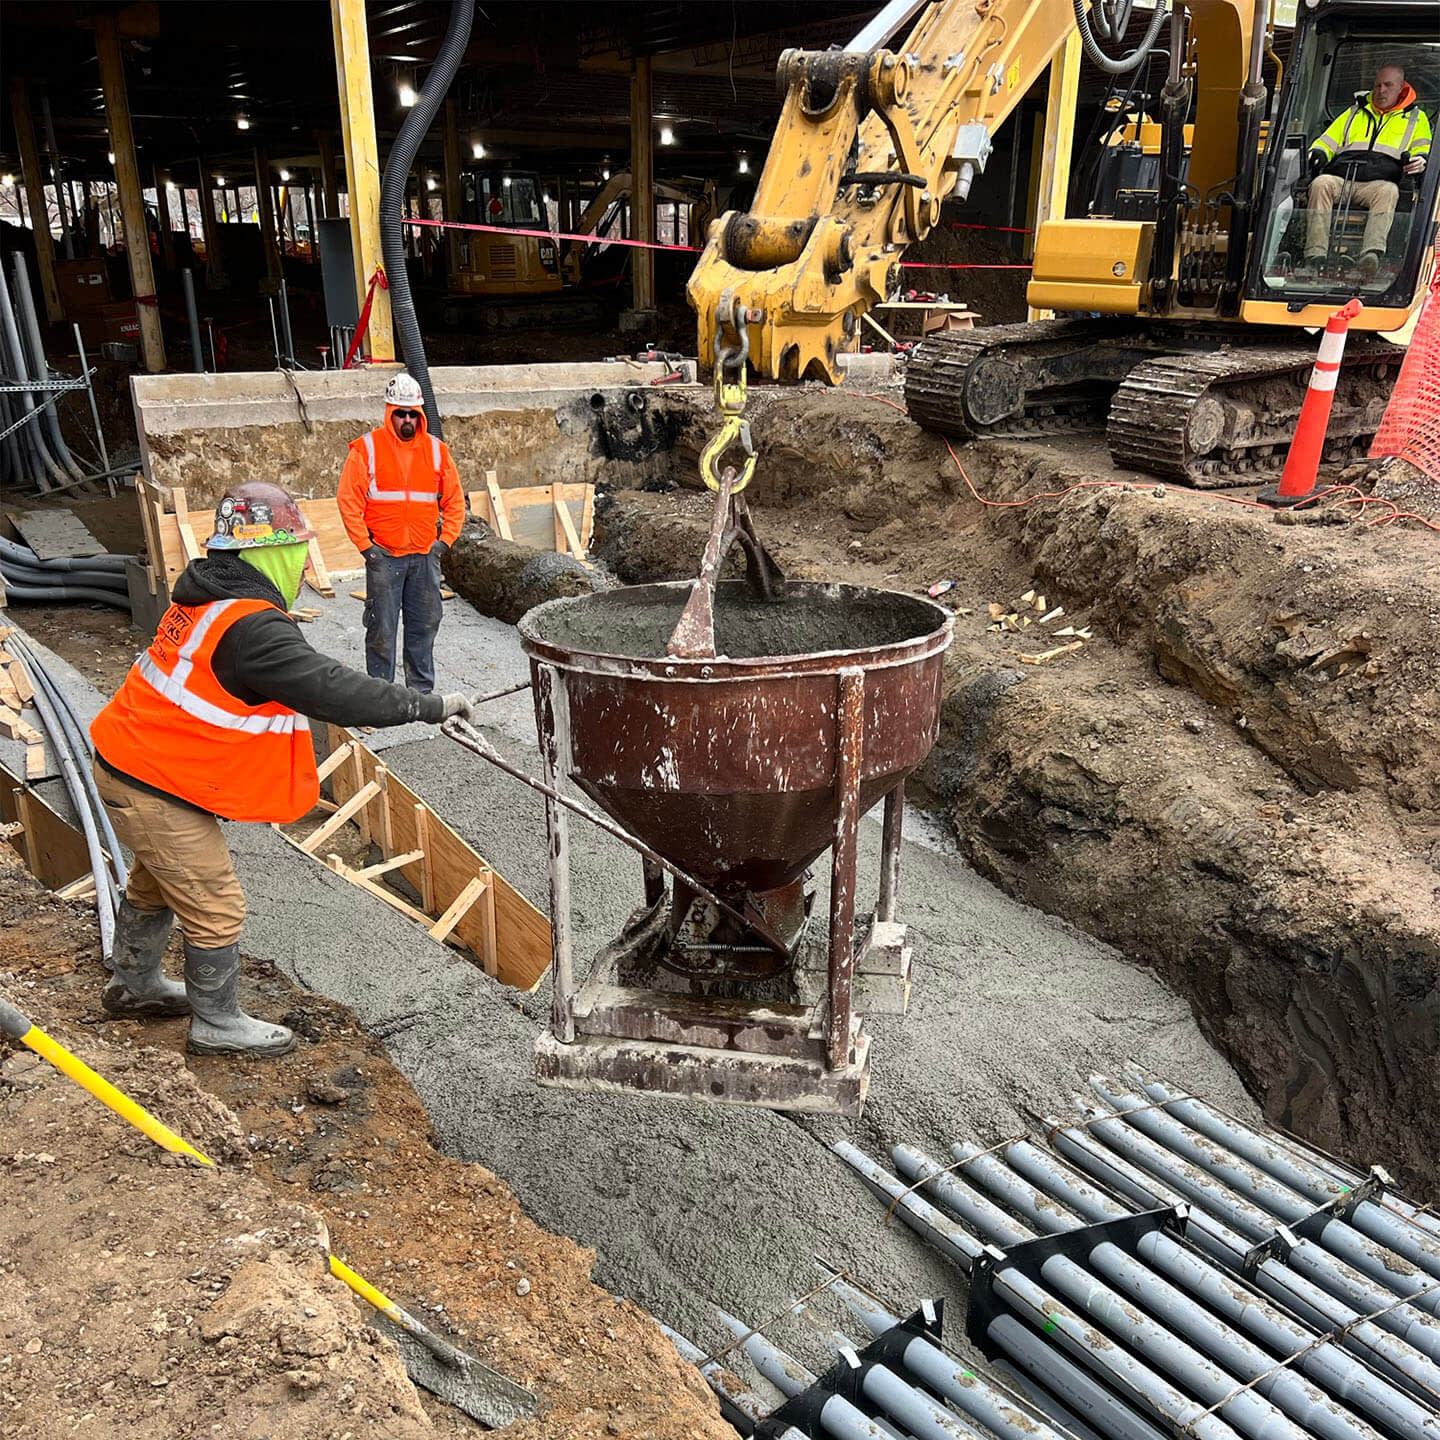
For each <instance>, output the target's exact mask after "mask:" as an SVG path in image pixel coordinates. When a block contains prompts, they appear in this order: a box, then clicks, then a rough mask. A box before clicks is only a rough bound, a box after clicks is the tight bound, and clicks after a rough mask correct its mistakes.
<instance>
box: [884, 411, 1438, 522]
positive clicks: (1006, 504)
mask: <svg viewBox="0 0 1440 1440" xmlns="http://www.w3.org/2000/svg"><path fill="white" fill-rule="evenodd" d="M856 393H857V394H858V395H859V396H860V398H861V399H862V400H878V401H879V402H880V404H882V405H888V406H889V407H890V408H891V409H892V410H898V411H899V412H900V413H901V414H902V415H908V414H909V411H908V410H906V408H905V407H904V406H903V405H901V404H900V403H899V402H898V401H896V400H891V399H890V398H889V397H888V396H886V395H873V394H869V393H867V392H865V391H857V392H856ZM941 438H942V439H944V440H945V448H946V449H947V450H948V451H949V452H950V458H951V459H952V460H953V461H954V462H955V468H956V469H957V470H958V471H959V472H960V478H961V479H962V480H964V482H965V484H966V485H967V486H968V487H969V490H970V493H971V494H972V495H973V496H974V497H975V498H976V499H977V500H978V501H979V502H980V503H981V504H982V505H984V506H986V507H987V508H989V509H991V510H1014V509H1019V508H1021V507H1023V506H1026V505H1033V504H1034V503H1035V502H1036V501H1037V500H1060V499H1063V498H1064V497H1065V496H1066V495H1069V494H1072V493H1073V492H1074V491H1076V490H1134V489H1135V488H1136V483H1135V482H1134V481H1131V480H1080V481H1077V482H1076V483H1075V484H1074V485H1067V486H1066V487H1065V489H1063V490H1046V491H1043V492H1041V493H1040V494H1039V495H1030V496H1027V497H1026V498H1025V499H1024V500H987V499H986V498H985V496H983V495H982V494H981V493H980V492H979V491H978V490H977V489H976V488H975V483H974V481H972V480H971V479H970V476H969V475H968V474H966V471H965V467H964V466H963V465H962V464H961V463H960V457H959V456H958V455H957V454H956V453H955V447H954V446H953V445H951V443H950V441H949V439H948V438H946V437H944V436H942V437H941ZM1141 483H1143V482H1141ZM1156 483H1157V484H1159V483H1161V482H1159V481H1157V482H1156ZM1169 493H1171V494H1174V495H1182V496H1186V497H1188V498H1192V499H1196V500H1223V501H1224V502H1225V503H1226V504H1227V505H1244V506H1246V507H1248V508H1249V509H1251V510H1266V511H1269V512H1270V513H1272V514H1273V513H1274V511H1273V509H1272V507H1271V506H1269V505H1262V504H1261V503H1260V502H1259V501H1258V500H1242V499H1241V498H1240V497H1239V496H1237V495H1221V494H1219V493H1218V492H1216V491H1214V490H1203V491H1202V490H1187V489H1185V488H1184V487H1183V486H1177V487H1174V488H1172V489H1171V490H1170V492H1169ZM1336 497H1339V498H1336ZM1321 500H1331V501H1332V503H1334V504H1337V505H1360V506H1365V505H1388V506H1389V507H1390V509H1389V513H1388V514H1385V515H1378V516H1376V517H1375V519H1373V520H1367V521H1366V522H1365V527H1366V529H1370V530H1373V529H1374V528H1375V527H1376V526H1378V525H1392V524H1394V523H1395V521H1397V520H1414V521H1415V522H1416V523H1417V524H1420V525H1423V526H1424V527H1425V528H1426V529H1427V530H1433V531H1435V532H1436V533H1437V534H1440V525H1436V524H1435V523H1433V522H1432V521H1430V520H1427V519H1426V518H1425V517H1424V516H1423V515H1416V514H1415V513H1414V512H1413V511H1410V510H1402V509H1401V508H1400V507H1399V506H1398V505H1397V504H1396V503H1395V502H1394V501H1393V500H1386V499H1383V498H1382V497H1380V496H1378V495H1366V494H1364V493H1363V492H1362V491H1360V490H1357V489H1356V488H1355V486H1353V485H1331V486H1330V487H1329V488H1328V489H1325V490H1317V491H1316V492H1315V494H1314V495H1312V496H1310V497H1309V498H1308V499H1306V500H1303V501H1302V502H1301V503H1300V504H1299V505H1294V506H1291V507H1290V508H1291V509H1294V510H1299V509H1302V508H1304V509H1308V508H1309V507H1310V506H1312V505H1316V504H1318V503H1319V502H1320V501H1321Z"/></svg>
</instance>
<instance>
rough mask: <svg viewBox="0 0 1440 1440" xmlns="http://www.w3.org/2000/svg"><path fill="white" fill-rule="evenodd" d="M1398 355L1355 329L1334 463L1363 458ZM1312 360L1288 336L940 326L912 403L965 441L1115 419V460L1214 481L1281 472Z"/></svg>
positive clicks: (1111, 427)
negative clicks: (943, 330)
mask: <svg viewBox="0 0 1440 1440" xmlns="http://www.w3.org/2000/svg"><path fill="white" fill-rule="evenodd" d="M1237 342H1238V343H1237ZM1399 361H1400V352H1398V351H1397V350H1395V349H1394V348H1393V347H1391V346H1388V345H1386V344H1385V342H1383V341H1381V340H1378V339H1376V338H1373V337H1370V336H1363V335H1359V336H1354V337H1352V338H1351V341H1350V345H1349V348H1348V349H1347V351H1346V358H1345V367H1344V370H1343V371H1342V374H1341V379H1340V383H1339V385H1338V386H1337V389H1336V394H1335V402H1334V408H1333V411H1332V416H1331V422H1330V428H1329V435H1330V440H1329V442H1328V444H1327V447H1326V457H1327V459H1334V460H1344V459H1347V458H1350V457H1351V456H1358V455H1359V454H1363V452H1364V450H1365V448H1366V447H1367V446H1368V444H1369V442H1370V440H1371V438H1372V437H1373V436H1374V433H1375V430H1376V429H1377V428H1378V426H1379V423H1380V417H1381V415H1382V414H1383V413H1384V408H1385V397H1386V383H1385V378H1384V371H1385V370H1386V368H1389V369H1391V370H1393V368H1394V367H1395V366H1398V364H1399ZM1314 363H1315V350H1314V348H1313V346H1312V345H1309V344H1299V345H1297V344H1294V343H1290V342H1289V337H1288V336H1284V337H1282V338H1281V339H1280V340H1279V341H1278V342H1277V341H1276V340H1275V339H1274V338H1268V339H1267V338H1265V337H1264V336H1262V335H1254V337H1253V339H1252V338H1251V337H1250V336H1249V335H1247V334H1246V333H1245V332H1239V333H1237V332H1235V331H1224V330H1220V329H1218V328H1214V329H1205V328H1194V329H1186V330H1181V329H1178V328H1166V327H1161V326H1150V327H1146V328H1143V329H1141V328H1138V327H1135V326H1131V325H1124V324H1120V325H1116V324H1113V323H1106V322H1103V321H1094V320H1064V319H1061V320H1046V321H1039V322H1037V323H1034V324H1025V325H997V326H993V327H991V328H990V329H987V330H980V331H973V332H956V333H953V334H941V335H932V336H930V337H929V338H927V339H926V340H925V342H924V343H923V344H922V345H921V346H920V348H919V350H918V352H917V353H916V355H915V358H914V359H913V360H912V361H911V363H910V368H909V371H908V372H907V374H906V379H905V401H906V405H907V408H908V409H909V412H910V416H911V418H912V419H913V420H915V421H916V423H917V424H919V425H921V426H922V427H923V428H924V429H926V430H933V431H937V432H939V433H940V434H942V435H955V436H959V437H960V438H962V439H966V440H978V439H1006V438H1011V437H1013V438H1015V439H1027V438H1031V437H1037V436H1041V437H1043V436H1045V435H1049V434H1056V433H1061V432H1064V431H1067V430H1068V431H1073V430H1076V429H1096V430H1098V429H1099V428H1100V427H1101V426H1102V425H1105V426H1106V428H1107V430H1108V440H1109V445H1110V453H1111V456H1112V457H1113V459H1114V461H1115V463H1116V464H1117V465H1118V466H1120V467H1122V468H1125V469H1132V470H1140V471H1143V472H1144V473H1146V474H1150V475H1156V476H1159V477H1161V478H1162V479H1169V480H1177V481H1181V482H1183V483H1184V484H1187V485H1193V486H1196V487H1198V488H1202V489H1203V488H1210V489H1217V488H1221V487H1224V486H1238V485H1246V484H1252V483H1254V482H1255V480H1256V479H1257V478H1264V477H1266V476H1268V475H1269V474H1271V472H1278V471H1279V470H1280V469H1281V468H1283V466H1284V463H1285V454H1286V451H1287V450H1288V448H1289V445H1290V440H1291V438H1292V436H1293V435H1294V433H1295V422H1296V419H1297V418H1298V416H1299V413H1300V405H1301V402H1302V401H1303V399H1304V397H1305V387H1306V385H1307V383H1308V379H1309V374H1310V370H1311V368H1312V367H1313V365H1314ZM1107 414H1108V424H1107Z"/></svg>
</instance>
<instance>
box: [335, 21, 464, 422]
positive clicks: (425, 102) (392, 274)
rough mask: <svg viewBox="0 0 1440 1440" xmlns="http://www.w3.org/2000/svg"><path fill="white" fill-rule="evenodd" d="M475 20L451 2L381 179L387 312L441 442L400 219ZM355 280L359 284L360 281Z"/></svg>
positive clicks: (381, 234)
mask: <svg viewBox="0 0 1440 1440" xmlns="http://www.w3.org/2000/svg"><path fill="white" fill-rule="evenodd" d="M474 18H475V0H453V3H452V4H451V6H450V23H449V24H448V25H447V26H446V29H445V38H444V39H443V40H442V41H441V42H440V49H439V51H438V52H437V53H436V56H435V63H434V65H432V66H431V67H430V73H429V74H428V75H427V76H426V77H425V84H424V85H423V86H422V87H421V90H420V93H419V94H418V95H417V96H416V97H415V104H414V105H413V106H411V108H410V113H409V114H408V115H406V117H405V119H404V121H403V122H402V124H401V126H400V133H399V134H398V135H396V137H395V143H394V145H392V146H391V147H390V154H389V155H388V156H387V157H386V160H385V174H384V175H383V176H382V177H381V180H380V247H381V250H382V252H383V254H384V256H385V277H386V279H387V280H388V281H389V282H390V313H391V316H392V318H393V319H394V322H395V329H396V330H397V331H398V332H399V335H400V346H401V350H402V352H403V354H404V356H405V367H406V369H408V370H409V372H410V373H411V374H412V375H413V376H414V377H415V379H416V380H417V381H418V382H419V384H420V389H421V391H422V393H423V394H424V396H425V428H426V429H427V430H428V431H429V432H430V433H431V434H432V435H433V436H435V438H436V439H437V440H443V439H444V438H445V433H444V428H443V426H442V425H441V422H440V407H439V406H438V405H436V403H435V391H434V388H433V387H432V386H431V384H430V366H429V365H428V364H427V363H426V360H425V342H424V341H423V340H422V339H421V338H420V325H419V322H418V321H417V320H416V318H415V302H414V300H413V299H411V296H410V276H409V275H408V273H407V272H406V270H405V231H404V228H403V226H402V225H401V223H400V221H401V210H402V208H403V206H404V203H405V184H406V182H407V181H408V180H409V178H410V167H411V166H412V165H413V164H414V163H415V156H416V154H417V152H418V151H419V149H420V145H421V142H422V141H423V140H424V139H425V134H426V132H427V131H428V130H429V129H430V126H431V123H432V122H433V121H434V119H435V116H436V115H437V114H438V113H439V111H440V107H441V105H443V104H444V103H445V92H446V91H447V90H449V88H450V82H451V81H452V80H453V79H454V78H455V72H456V71H457V70H458V69H459V68H460V61H461V59H462V57H463V56H464V54H465V47H466V45H468V44H469V43H470V25H471V22H472V21H473V20H474ZM360 278H361V280H362V281H363V280H364V278H365V277H364V276H361V277H360Z"/></svg>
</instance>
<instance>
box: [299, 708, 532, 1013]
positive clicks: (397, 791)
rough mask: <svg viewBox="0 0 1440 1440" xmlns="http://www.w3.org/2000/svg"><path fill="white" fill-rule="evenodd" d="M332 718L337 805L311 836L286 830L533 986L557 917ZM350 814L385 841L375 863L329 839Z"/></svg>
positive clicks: (442, 934) (366, 839)
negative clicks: (400, 888) (394, 880)
mask: <svg viewBox="0 0 1440 1440" xmlns="http://www.w3.org/2000/svg"><path fill="white" fill-rule="evenodd" d="M326 728H327V735H326V738H327V741H328V745H329V754H328V756H327V757H326V759H325V761H324V762H323V764H322V765H321V766H320V778H321V780H322V782H324V783H327V784H328V785H329V787H330V791H331V799H330V800H329V801H328V802H324V804H323V805H322V808H324V809H327V810H328V811H329V814H328V815H327V816H326V818H325V820H324V821H323V822H322V823H321V824H320V825H318V826H317V827H316V828H315V829H314V830H312V831H311V832H310V833H309V834H308V835H305V836H303V837H301V838H298V839H297V838H296V837H295V836H293V835H288V834H286V832H285V831H284V830H281V831H280V833H281V834H285V835H286V838H287V839H288V840H290V842H291V844H293V845H295V846H296V848H297V849H299V850H302V851H303V852H304V853H305V854H307V855H309V856H310V857H311V858H312V859H314V860H316V861H317V862H319V863H322V864H324V865H326V866H328V867H329V868H330V869H331V870H333V871H334V872H335V873H336V874H337V875H341V876H343V877H344V878H345V879H346V880H349V881H350V882H351V884H353V885H358V886H359V887H360V888H361V889H362V890H366V891H368V892H369V893H370V894H372V895H374V896H376V897H377V898H378V899H380V900H383V901H384V902H385V903H386V904H387V905H389V906H391V907H392V908H393V909H395V910H398V911H399V912H400V913H401V914H402V915H405V916H407V917H408V918H409V919H411V920H413V921H415V923H416V924H417V925H421V926H423V927H424V928H425V930H426V931H427V932H428V933H429V934H430V936H431V937H432V938H433V939H436V940H440V941H449V942H451V943H453V944H456V945H459V946H461V947H463V948H464V949H465V950H468V951H469V952H470V953H471V954H472V955H474V956H475V957H476V959H477V960H478V961H479V962H480V964H481V966H482V967H483V968H484V970H485V973H486V974H487V975H491V976H493V977H494V978H495V979H497V980H499V981H500V982H501V983H502V984H505V985H513V986H514V987H515V988H516V989H517V990H526V991H529V990H533V989H534V988H535V987H536V985H538V984H539V982H540V979H541V977H542V976H543V975H544V974H545V972H546V970H548V969H549V967H550V924H549V922H548V921H547V920H546V919H545V917H544V916H543V915H542V914H541V913H540V912H539V911H538V910H537V909H536V908H535V907H534V906H533V905H532V904H530V902H529V901H528V900H526V899H525V897H524V896H523V895H521V894H519V892H518V891H516V890H515V889H514V887H513V886H512V885H510V884H509V882H508V881H507V880H506V879H505V877H504V876H503V875H501V874H499V872H498V871H496V870H495V868H494V867H493V866H492V865H489V864H488V863H487V862H486V861H485V860H483V859H482V858H481V857H480V856H479V855H477V854H476V852H475V851H474V850H472V849H471V848H470V846H469V845H467V844H466V843H465V841H464V840H462V839H461V838H460V836H459V835H457V834H456V833H455V831H454V830H452V829H451V828H450V827H449V826H448V825H447V824H445V822H444V821H443V820H441V819H440V818H439V816H437V815H436V814H435V812H434V811H433V810H431V809H430V807H429V806H428V805H426V804H425V802H424V801H423V800H421V799H420V798H419V796H417V795H416V794H415V792H414V791H413V790H411V789H410V788H409V787H408V786H406V785H404V784H403V783H402V782H401V781H399V780H398V779H396V777H395V776H394V775H392V774H391V773H390V771H389V769H388V768H387V767H386V766H385V764H384V763H383V761H381V760H380V759H379V758H378V757H377V756H376V755H375V754H374V753H373V752H372V751H370V750H368V749H367V748H366V747H365V746H364V745H363V744H362V743H361V742H360V741H359V740H358V739H357V738H356V737H355V736H354V735H352V734H351V733H350V732H349V731H348V730H344V729H342V728H341V727H339V726H337V725H330V726H327V727H326ZM348 823H353V824H355V825H356V826H357V827H358V828H359V831H360V838H361V840H362V842H363V843H365V844H366V845H367V846H368V845H376V846H378V847H379V849H380V854H381V858H380V860H378V861H377V862H376V863H375V864H373V865H363V866H356V865H349V864H347V863H346V862H345V861H344V860H343V859H342V858H341V857H340V856H339V855H337V854H335V853H333V852H327V851H326V849H325V846H326V842H327V841H330V840H331V839H332V838H333V837H334V835H335V834H336V832H337V831H339V830H340V829H341V827H342V826H344V825H346V824H348ZM276 829H280V827H279V826H276ZM387 876H399V877H402V878H403V879H404V880H405V881H406V882H407V883H408V885H409V886H410V888H411V890H412V892H413V893H414V895H415V896H416V897H418V899H419V902H420V903H419V904H418V905H416V904H414V903H412V901H410V900H407V899H406V898H404V897H403V896H401V895H399V894H397V893H396V892H395V891H394V890H392V889H390V888H389V886H388V885H386V884H384V883H382V882H383V881H384V880H385V878H386V877H387Z"/></svg>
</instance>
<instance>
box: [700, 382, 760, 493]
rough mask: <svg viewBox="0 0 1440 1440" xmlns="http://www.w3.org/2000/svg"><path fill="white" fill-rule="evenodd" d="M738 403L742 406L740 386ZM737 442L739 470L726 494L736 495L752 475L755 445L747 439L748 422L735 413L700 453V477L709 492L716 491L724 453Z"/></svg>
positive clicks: (748, 434)
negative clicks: (740, 457) (728, 492)
mask: <svg viewBox="0 0 1440 1440" xmlns="http://www.w3.org/2000/svg"><path fill="white" fill-rule="evenodd" d="M717 388H718V387H717ZM741 396H742V399H741V402H740V403H741V404H742V405H743V404H744V403H745V402H744V399H743V396H744V387H743V386H742V387H741ZM737 441H738V442H739V444H740V449H741V450H742V451H743V452H744V455H745V459H744V462H743V463H742V464H741V465H740V467H739V471H738V473H737V475H736V477H735V479H734V481H732V482H731V485H730V493H731V494H732V495H738V494H739V493H740V492H741V491H742V490H743V489H744V488H745V487H746V486H747V485H748V484H749V483H750V479H751V477H752V476H753V475H754V474H755V460H756V455H755V446H754V444H753V443H752V442H751V439H750V422H749V421H748V420H746V419H744V418H743V417H742V416H740V415H738V414H732V415H727V416H726V417H725V423H724V424H723V425H722V426H721V427H720V429H719V431H718V432H717V433H716V435H715V438H714V439H713V440H712V441H711V442H710V443H709V444H708V445H707V446H706V447H705V448H704V450H702V451H701V452H700V478H701V479H702V480H703V481H704V482H705V483H706V485H708V486H709V487H710V489H712V490H719V488H720V462H721V458H722V457H723V456H724V454H725V452H726V451H727V450H728V449H729V448H730V447H731V446H732V445H734V444H735V443H736V442H737Z"/></svg>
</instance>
